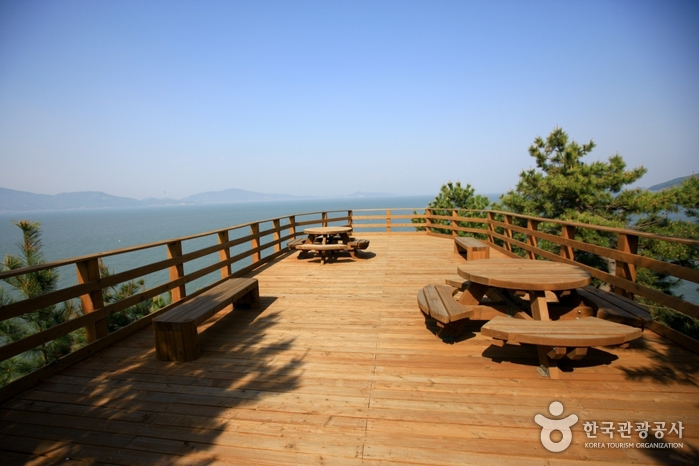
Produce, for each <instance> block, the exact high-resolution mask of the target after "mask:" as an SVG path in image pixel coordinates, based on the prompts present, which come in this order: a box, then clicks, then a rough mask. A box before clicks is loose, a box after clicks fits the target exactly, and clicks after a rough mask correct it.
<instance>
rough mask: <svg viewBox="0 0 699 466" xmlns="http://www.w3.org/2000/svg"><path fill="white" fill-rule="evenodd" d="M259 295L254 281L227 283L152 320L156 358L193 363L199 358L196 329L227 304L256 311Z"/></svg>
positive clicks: (242, 279) (251, 279)
mask: <svg viewBox="0 0 699 466" xmlns="http://www.w3.org/2000/svg"><path fill="white" fill-rule="evenodd" d="M259 303H260V295H259V288H258V282H257V280H256V279H254V278H236V279H229V280H226V281H224V282H223V283H221V284H219V285H217V286H215V287H214V288H212V289H210V290H207V291H205V292H204V293H202V294H200V295H198V296H196V297H194V298H192V299H191V300H189V301H186V302H184V303H182V304H180V305H178V306H176V307H175V308H174V309H172V310H170V311H169V312H166V313H165V314H163V315H160V316H158V317H156V318H154V319H153V334H154V337H155V349H156V355H157V358H158V359H159V360H161V361H180V362H185V361H192V360H195V359H197V358H198V357H199V342H198V334H197V326H198V325H200V324H202V323H203V322H205V321H206V320H208V319H209V318H210V317H212V316H213V315H214V314H216V313H217V312H219V311H220V310H222V309H224V308H225V307H226V306H228V305H230V304H234V306H236V307H237V306H238V305H240V304H249V305H250V307H258V306H259Z"/></svg>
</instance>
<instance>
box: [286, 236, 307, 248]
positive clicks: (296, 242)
mask: <svg viewBox="0 0 699 466" xmlns="http://www.w3.org/2000/svg"><path fill="white" fill-rule="evenodd" d="M307 242H308V238H296V239H292V240H291V241H289V243H288V244H287V246H288V247H289V249H296V247H297V246H300V245H302V244H306V243H307Z"/></svg>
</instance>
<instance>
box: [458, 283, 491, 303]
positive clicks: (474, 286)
mask: <svg viewBox="0 0 699 466" xmlns="http://www.w3.org/2000/svg"><path fill="white" fill-rule="evenodd" d="M488 288H490V287H489V286H486V285H481V284H480V283H474V282H471V283H470V284H469V285H468V288H466V289H465V290H464V294H462V295H461V298H460V299H459V303H461V304H467V305H469V304H470V305H477V304H479V303H480V302H481V299H483V296H485V292H486V291H488Z"/></svg>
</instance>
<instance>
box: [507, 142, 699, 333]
mask: <svg viewBox="0 0 699 466" xmlns="http://www.w3.org/2000/svg"><path fill="white" fill-rule="evenodd" d="M594 147H595V144H594V142H593V141H590V142H589V143H587V144H582V145H580V144H578V143H576V142H575V141H573V140H570V139H569V138H568V135H567V134H566V133H565V132H564V131H563V130H562V129H560V128H555V129H554V130H553V131H552V132H551V134H550V135H549V136H548V137H547V138H546V139H545V140H544V139H543V138H541V137H537V138H536V139H535V140H534V142H533V144H532V145H531V146H530V147H529V154H530V155H531V156H532V157H534V158H535V159H536V166H537V168H534V169H530V170H525V171H522V172H521V173H520V177H519V182H518V184H517V187H516V188H515V189H514V190H511V191H509V192H508V193H507V194H505V195H504V196H502V197H501V199H500V202H499V204H498V205H496V206H494V209H496V210H510V211H512V212H515V213H519V214H525V215H532V216H537V217H544V218H551V219H560V220H570V221H573V222H578V223H587V224H594V225H604V226H610V227H618V228H629V229H636V230H639V231H643V232H648V233H654V234H658V235H666V236H673V237H680V238H693V239H696V238H699V224H698V223H697V215H698V213H699V178H697V177H696V176H692V177H689V178H687V179H685V180H684V182H683V183H682V184H680V185H679V186H674V187H672V188H669V189H665V190H663V191H660V192H650V191H647V190H642V189H624V187H625V186H627V185H629V184H631V183H633V182H635V181H637V180H639V179H640V178H641V177H642V176H643V175H644V174H645V172H646V169H645V168H643V167H639V168H634V169H631V170H627V169H626V164H625V162H624V160H623V159H622V158H621V156H619V155H618V154H616V155H614V156H612V157H610V158H609V159H608V161H606V162H603V161H594V162H591V163H589V164H588V163H585V162H584V161H583V160H582V159H583V157H585V156H587V155H588V154H589V153H590V152H591V151H592V150H593V149H594ZM682 216H684V217H685V218H682ZM539 229H540V230H541V231H543V232H546V233H550V234H555V235H556V234H558V231H557V229H558V227H556V226H555V225H554V224H546V223H543V224H542V225H541V226H540V228H539ZM576 239H578V240H580V241H584V242H586V243H590V244H595V245H599V246H604V247H608V248H616V247H617V244H616V242H617V237H616V235H614V234H608V233H604V232H597V231H593V230H588V229H578V230H577V232H576ZM540 247H541V248H542V249H548V250H550V251H552V252H555V253H557V252H558V251H557V250H556V249H557V248H556V247H554V246H552V245H550V244H549V245H547V244H546V242H541V243H540ZM638 254H640V255H643V256H646V257H652V258H655V259H658V260H662V261H665V262H671V263H674V264H678V265H682V266H684V267H691V268H696V267H697V264H698V261H699V248H697V247H696V246H691V245H684V244H679V243H673V242H668V241H659V240H655V239H648V238H640V240H639V247H638ZM575 255H576V260H578V261H580V262H582V263H585V264H588V265H591V266H594V267H596V268H599V269H602V270H605V271H611V270H613V268H614V267H615V263H614V261H613V260H610V259H604V258H600V257H599V256H596V255H594V254H589V253H584V252H582V251H576V253H575ZM636 281H637V282H638V283H639V284H642V285H644V286H647V287H650V288H653V289H656V290H660V291H662V292H664V293H667V294H673V289H674V288H676V286H677V285H678V284H679V283H680V281H679V280H678V279H676V278H674V277H670V276H667V275H664V274H659V273H656V272H652V271H650V270H646V269H639V270H638V274H637V278H636ZM654 313H655V315H656V316H657V317H658V318H659V319H662V320H663V321H666V322H668V323H670V322H671V323H672V325H679V322H680V321H682V322H685V323H684V324H682V325H681V327H682V328H683V329H685V331H688V329H692V328H695V329H696V328H699V323H698V322H697V321H696V319H692V318H691V317H686V316H681V315H677V313H674V312H672V311H671V310H668V309H666V308H656V311H655V312H654ZM687 319H689V320H687Z"/></svg>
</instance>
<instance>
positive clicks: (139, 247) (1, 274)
mask: <svg viewBox="0 0 699 466" xmlns="http://www.w3.org/2000/svg"><path fill="white" fill-rule="evenodd" d="M338 212H348V211H347V210H327V211H318V212H304V213H300V214H291V215H283V216H281V217H273V218H268V219H264V220H255V221H251V222H246V223H241V224H238V225H233V226H230V227H225V228H218V229H216V230H211V231H206V232H202V233H195V234H193V235H187V236H180V237H177V238H170V239H164V240H158V241H153V242H150V243H144V244H136V245H133V246H127V247H125V248H119V249H110V250H107V251H103V252H96V253H93V254H86V255H84V256H76V257H70V258H67V259H57V260H54V261H51V262H44V263H41V264H38V265H34V266H31V267H24V268H21V269H13V270H5V271H0V280H2V279H5V278H10V277H14V276H17V275H24V274H27V273H32V272H38V271H41V270H47V269H54V268H57V267H64V266H66V265H72V264H75V263H77V262H84V261H88V260H91V259H101V258H104V257H110V256H116V255H119V254H126V253H130V252H137V251H143V250H145V249H151V248H157V247H160V246H167V245H168V244H171V243H175V242H183V241H191V240H194V239H199V238H205V237H207V236H213V235H217V234H219V233H223V232H226V231H234V230H239V229H241V228H245V227H250V226H251V225H254V224H261V223H268V222H274V221H275V220H284V219H289V218H291V217H302V216H305V215H318V214H321V215H322V214H323V213H325V214H332V213H338ZM349 218H350V217H349V216H348V217H342V218H338V219H333V220H328V221H332V222H335V221H338V222H339V221H342V220H345V219H349ZM320 221H322V219H321V220H318V221H313V223H319V222H320ZM308 222H309V221H304V222H296V224H295V225H296V226H298V225H304V224H306V223H307V224H313V223H308ZM287 225H290V224H287Z"/></svg>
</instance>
